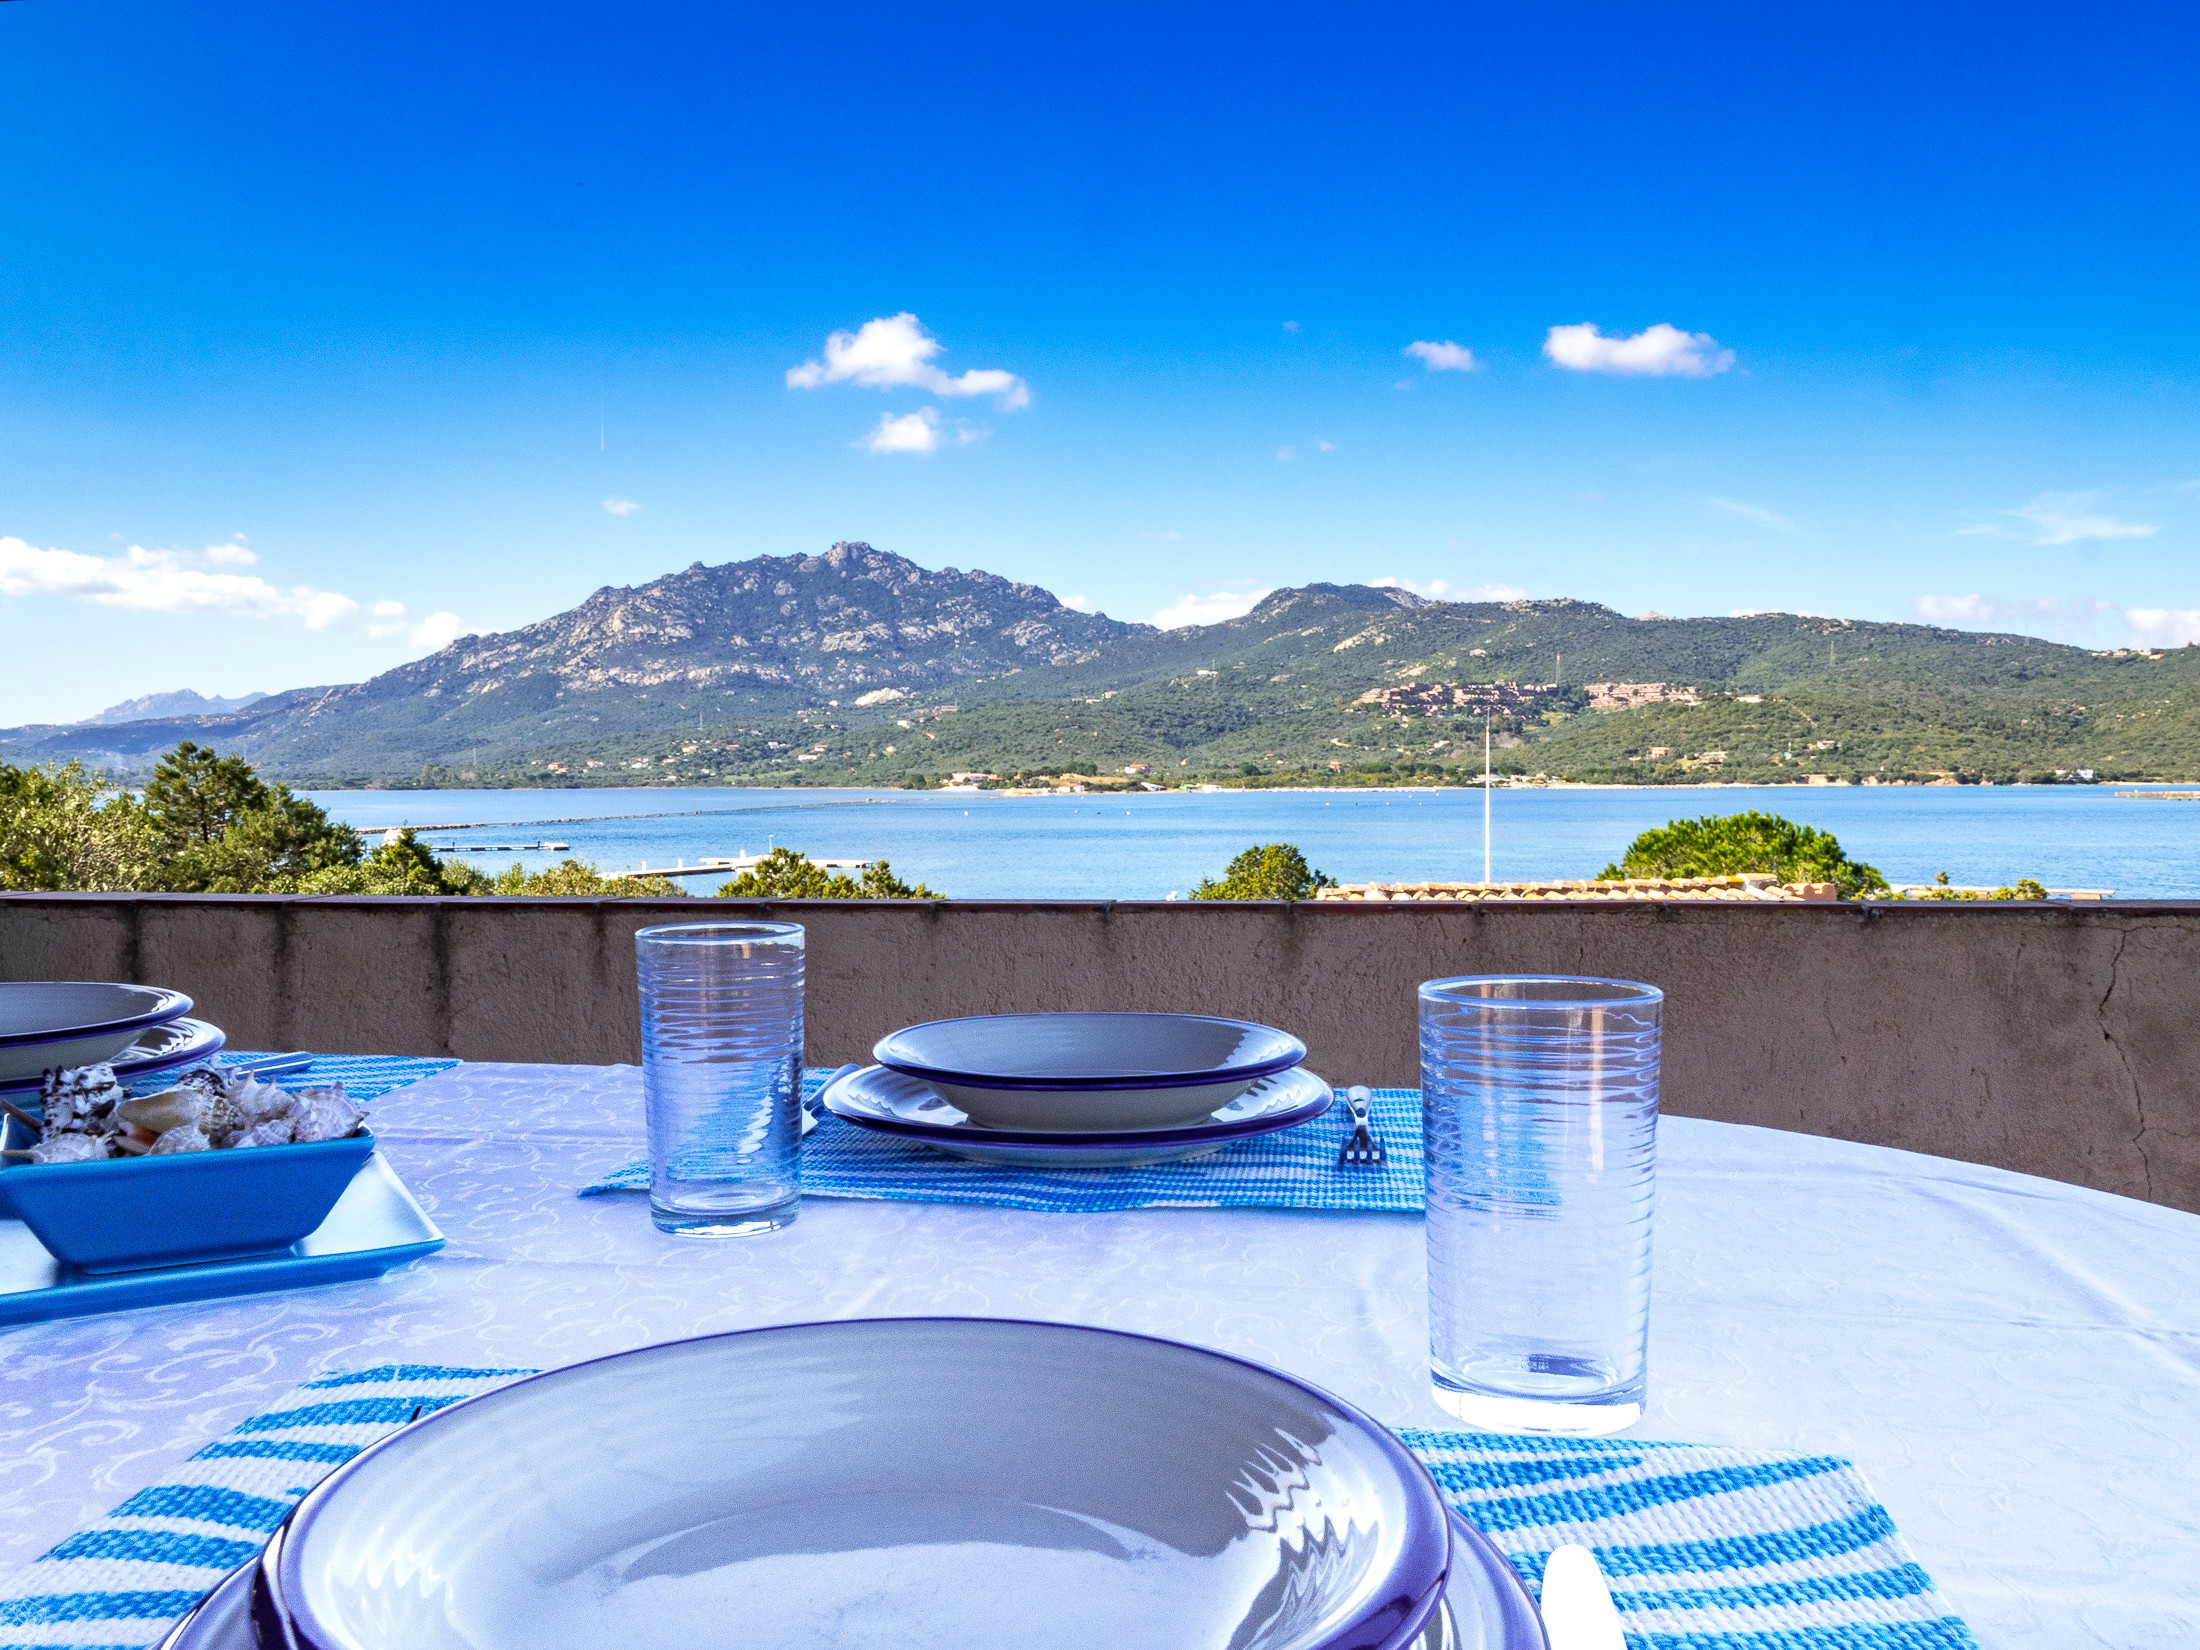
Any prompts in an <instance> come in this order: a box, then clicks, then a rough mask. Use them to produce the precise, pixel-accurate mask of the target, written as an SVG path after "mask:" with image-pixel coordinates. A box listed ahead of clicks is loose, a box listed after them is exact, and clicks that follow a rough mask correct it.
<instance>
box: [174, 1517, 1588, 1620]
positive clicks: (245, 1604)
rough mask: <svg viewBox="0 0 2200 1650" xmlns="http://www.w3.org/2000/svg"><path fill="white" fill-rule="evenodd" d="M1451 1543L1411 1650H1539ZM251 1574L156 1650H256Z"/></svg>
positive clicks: (1470, 1531) (1523, 1593)
mask: <svg viewBox="0 0 2200 1650" xmlns="http://www.w3.org/2000/svg"><path fill="white" fill-rule="evenodd" d="M1451 1542H1452V1546H1451V1551H1452V1570H1451V1577H1450V1579H1449V1580H1448V1581H1447V1582H1446V1583H1445V1586H1444V1600H1443V1603H1441V1604H1440V1605H1438V1606H1437V1608H1436V1613H1435V1614H1434V1615H1432V1616H1430V1617H1429V1620H1428V1626H1427V1627H1425V1628H1423V1629H1422V1632H1421V1637H1420V1639H1419V1641H1418V1642H1417V1643H1415V1644H1414V1646H1413V1650H1547V1641H1546V1640H1545V1638H1544V1636H1543V1628H1542V1624H1541V1622H1540V1621H1539V1620H1538V1619H1537V1616H1536V1610H1535V1604H1534V1602H1533V1601H1532V1600H1531V1599H1530V1598H1529V1597H1528V1590H1527V1588H1525V1587H1524V1586H1522V1585H1521V1582H1520V1576H1519V1573H1518V1572H1517V1571H1515V1570H1514V1569H1513V1567H1512V1565H1511V1564H1510V1563H1508V1562H1507V1561H1506V1559H1505V1556H1504V1554H1502V1553H1500V1552H1499V1551H1498V1550H1497V1549H1496V1548H1495V1547H1493V1546H1491V1545H1490V1542H1489V1538H1488V1537H1487V1536H1485V1535H1483V1534H1482V1532H1481V1531H1479V1530H1477V1529H1476V1528H1475V1527H1474V1526H1473V1525H1472V1524H1469V1523H1468V1522H1467V1521H1466V1520H1465V1519H1463V1518H1461V1517H1460V1516H1459V1515H1458V1514H1457V1513H1453V1514H1452V1515H1451ZM259 1567H260V1561H259V1559H258V1558H256V1557H255V1558H252V1559H249V1560H247V1561H246V1562H245V1563H243V1564H240V1565H239V1566H238V1567H237V1568H236V1569H234V1570H232V1571H231V1572H230V1573H229V1574H228V1575H227V1576H226V1577H224V1578H223V1580H222V1583H221V1585H220V1586H218V1587H216V1588H215V1589H214V1590H213V1591H212V1592H211V1593H209V1594H207V1595H206V1597H205V1598H204V1599H202V1600H200V1602H199V1604H198V1605H197V1607H196V1608H194V1609H193V1610H192V1611H191V1613H190V1614H189V1615H187V1616H185V1617H184V1618H183V1620H181V1621H179V1622H177V1623H176V1625H175V1626H174V1627H172V1628H170V1629H169V1631H168V1636H167V1637H166V1638H164V1639H162V1640H161V1641H160V1644H159V1645H158V1647H157V1650H258V1646H257V1645H256V1644H255V1643H254V1642H253V1638H252V1577H253V1573H254V1572H255V1571H256V1570H258V1569H259ZM1052 1638H1053V1635H1052V1634H1050V1633H1046V1632H1044V1631H1042V1632H1039V1633H1035V1634H1033V1635H1032V1636H1031V1638H1030V1639H1029V1640H1028V1641H1027V1644H1028V1650H1049V1641H1050V1640H1051V1639H1052Z"/></svg>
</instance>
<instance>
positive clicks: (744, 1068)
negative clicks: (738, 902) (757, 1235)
mask: <svg viewBox="0 0 2200 1650" xmlns="http://www.w3.org/2000/svg"><path fill="white" fill-rule="evenodd" d="M802 938H803V936H802V925H801V924H800V923H792V922H693V923H675V924H671V925H668V926H666V927H662V928H644V929H643V930H641V931H640V932H639V933H637V934H636V935H635V936H634V949H635V952H636V957H637V961H638V964H639V967H640V969H641V987H642V1097H643V1105H644V1108H645V1110H646V1111H647V1113H648V1118H649V1167H650V1176H649V1212H650V1216H651V1218H652V1219H654V1220H655V1221H656V1223H657V1229H658V1230H659V1231H663V1232H676V1233H680V1234H682V1235H704V1234H721V1235H731V1236H738V1235H743V1234H747V1233H753V1232H769V1231H774V1230H776V1229H777V1228H779V1227H781V1226H785V1225H786V1224H788V1222H790V1221H792V1220H793V1219H794V1217H795V1211H796V1209H797V1206H798V1204H799V1201H800V1199H801V1195H802V1183H801V1180H800V1178H799V1168H798V1157H799V1154H800V1151H801V1147H802Z"/></svg>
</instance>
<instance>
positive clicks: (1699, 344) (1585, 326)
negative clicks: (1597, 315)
mask: <svg viewBox="0 0 2200 1650" xmlns="http://www.w3.org/2000/svg"><path fill="white" fill-rule="evenodd" d="M1543 353H1544V354H1545V355H1547V356H1549V357H1550V358H1551V359H1552V360H1553V361H1554V362H1556V363H1557V364H1558V365H1559V366H1562V367H1566V368H1569V369H1571V370H1572V371H1574V372H1609V373H1617V374H1621V375H1625V376H1632V377H1642V378H1709V377H1710V376H1712V374H1714V373H1721V372H1724V371H1726V369H1727V368H1729V367H1731V366H1732V365H1734V352H1733V351H1732V350H1730V349H1721V348H1720V347H1719V341H1718V340H1717V339H1716V338H1714V337H1712V336H1711V334H1709V333H1708V332H1683V331H1681V329H1680V328H1679V327H1676V326H1669V325H1667V324H1666V323H1665V322H1663V321H1660V322H1659V323H1658V324H1657V325H1656V326H1654V327H1646V328H1644V329H1643V330H1642V331H1641V332H1638V333H1636V334H1635V335H1634V337H1632V338H1607V337H1605V336H1604V334H1603V333H1601V332H1599V331H1598V330H1597V328H1596V325H1595V323H1593V322H1590V321H1583V322H1581V323H1579V324H1578V325H1575V326H1570V327H1553V328H1551V331H1550V335H1549V336H1548V337H1547V338H1545V339H1544V340H1543Z"/></svg>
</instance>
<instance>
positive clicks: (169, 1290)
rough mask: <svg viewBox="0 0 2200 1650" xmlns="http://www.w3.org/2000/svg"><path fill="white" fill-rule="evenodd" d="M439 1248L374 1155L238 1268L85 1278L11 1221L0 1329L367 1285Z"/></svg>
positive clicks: (228, 1263)
mask: <svg viewBox="0 0 2200 1650" xmlns="http://www.w3.org/2000/svg"><path fill="white" fill-rule="evenodd" d="M258 1149H259V1150H261V1151H289V1150H297V1149H299V1148H296V1147H274V1146H269V1147H260V1148H258ZM72 1166H81V1165H72ZM0 1178H4V1177H0ZM442 1247H443V1234H442V1233H441V1232H439V1231H437V1230H436V1227H435V1223H434V1222H433V1221H431V1220H430V1219H429V1218H428V1217H427V1215H426V1214H425V1213H424V1212H423V1211H422V1210H421V1207H420V1205H419V1204H418V1203H416V1202H414V1201H413V1196H412V1193H410V1192H408V1191H407V1190H406V1189H405V1183H404V1182H403V1181H401V1180H399V1179H398V1178H397V1174H396V1172H395V1171H394V1170H393V1169H391V1168H390V1166H389V1164H388V1162H387V1161H386V1160H385V1159H384V1158H383V1157H382V1155H381V1153H379V1152H377V1153H375V1154H374V1155H373V1156H371V1157H369V1158H368V1159H367V1160H366V1161H365V1162H364V1163H362V1164H361V1165H360V1166H359V1169H358V1172H357V1173H356V1174H355V1175H354V1176H353V1177H352V1181H351V1184H350V1185H349V1186H347V1187H346V1188H345V1189H344V1194H343V1196H341V1197H339V1198H338V1199H337V1200H336V1207H335V1208H333V1209H331V1210H330V1211H329V1214H328V1218H327V1219H325V1220H323V1221H322V1222H321V1224H320V1225H319V1226H318V1227H317V1228H315V1230H313V1231H312V1232H311V1233H309V1234H307V1235H306V1236H305V1237H303V1238H301V1239H299V1240H298V1241H297V1242H296V1243H294V1244H292V1245H291V1246H290V1248H288V1249H287V1250H284V1251H283V1252H281V1253H279V1254H273V1255H260V1256H256V1257H254V1258H252V1259H248V1260H225V1261H212V1262H209V1263H207V1264H204V1265H199V1266H163V1267H157V1268H153V1269H151V1270H147V1271H142V1272H109V1273H104V1274H94V1273H90V1272H83V1271H79V1270H78V1269H77V1268H75V1267H73V1266H68V1265H64V1264H63V1263H62V1262H60V1261H58V1260H56V1259H54V1257H53V1256H52V1255H51V1254H49V1253H48V1252H47V1250H46V1248H45V1246H44V1245H43V1244H41V1243H40V1242H39V1241H38V1239H37V1237H36V1236H35V1235H33V1233H32V1232H31V1230H30V1228H29V1227H27V1226H25V1225H24V1224H23V1223H22V1222H21V1221H20V1220H13V1219H6V1220H0V1324H16V1323H37V1322H41V1321H43V1320H46V1319H49V1318H79V1317H84V1316H87V1315H89V1314H92V1313H96V1312H121V1311H126V1310H128V1309H129V1308H131V1307H136V1306H170V1305H174V1304H176V1303H178V1302H182V1301H202V1300H219V1299H221V1298H223V1297H225V1296H230V1295H256V1294H263V1293H265V1292H267V1291H269V1290H273V1289H302V1288H305V1287H307V1286H308V1285H312V1284H321V1283H341V1282H344V1281H346V1280H348V1279H353V1278H371V1277H376V1276H379V1275H380V1274H382V1273H384V1272H387V1271H388V1270H389V1269H390V1268H391V1267H393V1266H402V1265H403V1264H404V1263H405V1262H406V1261H409V1260H416V1259H418V1258H419V1257H420V1256H422V1255H430V1254H433V1253H434V1252H435V1251H436V1250H438V1249H440V1248H442Z"/></svg>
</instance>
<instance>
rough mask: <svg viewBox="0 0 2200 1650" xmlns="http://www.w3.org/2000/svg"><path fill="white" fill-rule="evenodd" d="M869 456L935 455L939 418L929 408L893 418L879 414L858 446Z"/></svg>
mask: <svg viewBox="0 0 2200 1650" xmlns="http://www.w3.org/2000/svg"><path fill="white" fill-rule="evenodd" d="M858 445H860V446H861V447H862V448H863V450H864V451H865V452H869V453H936V452H938V451H939V450H940V415H939V413H938V412H937V411H936V410H935V409H933V408H931V407H919V408H918V409H917V410H916V411H915V412H913V413H903V414H902V415H901V416H900V417H899V418H896V417H895V416H894V415H893V414H892V413H880V414H879V415H878V423H877V424H876V425H875V426H874V427H873V428H872V430H871V433H870V434H869V435H867V436H865V437H864V438H863V440H862V441H861V442H860V443H858Z"/></svg>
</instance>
